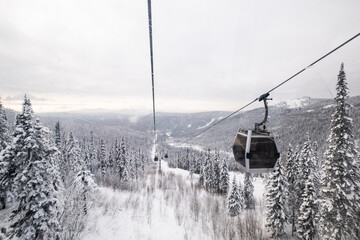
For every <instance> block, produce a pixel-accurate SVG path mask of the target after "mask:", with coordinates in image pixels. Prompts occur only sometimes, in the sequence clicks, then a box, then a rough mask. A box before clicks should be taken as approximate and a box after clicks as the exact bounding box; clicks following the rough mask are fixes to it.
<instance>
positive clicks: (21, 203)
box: [10, 121, 61, 239]
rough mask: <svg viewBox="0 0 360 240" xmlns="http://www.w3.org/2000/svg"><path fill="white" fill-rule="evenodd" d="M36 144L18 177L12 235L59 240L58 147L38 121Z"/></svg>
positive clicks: (35, 135) (35, 131) (16, 180)
mask: <svg viewBox="0 0 360 240" xmlns="http://www.w3.org/2000/svg"><path fill="white" fill-rule="evenodd" d="M34 140H35V144H34V145H33V148H32V149H31V153H30V154H31V157H30V158H29V159H28V164H27V165H26V166H25V167H24V169H23V171H22V173H21V174H18V175H16V177H15V179H14V180H15V182H16V184H17V191H18V195H17V196H18V197H17V198H18V201H17V202H18V207H17V208H16V209H15V210H14V211H13V213H12V216H11V219H12V220H15V222H14V223H13V224H12V225H11V231H10V236H11V237H14V236H16V237H19V238H20V239H58V238H59V233H60V230H61V229H60V225H59V219H58V208H59V199H58V193H57V192H58V191H59V189H60V188H61V185H59V184H60V182H59V179H60V176H59V172H58V167H57V166H55V164H57V161H56V160H55V158H56V154H57V148H56V147H55V146H54V145H51V141H50V134H49V130H48V129H47V128H45V127H43V126H42V125H41V124H40V122H39V121H37V122H36V123H35V126H34Z"/></svg>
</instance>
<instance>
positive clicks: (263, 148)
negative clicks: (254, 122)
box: [232, 130, 280, 173]
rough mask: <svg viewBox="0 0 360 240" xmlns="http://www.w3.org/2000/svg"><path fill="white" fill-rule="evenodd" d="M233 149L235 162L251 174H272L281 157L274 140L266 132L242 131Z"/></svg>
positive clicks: (236, 138)
mask: <svg viewBox="0 0 360 240" xmlns="http://www.w3.org/2000/svg"><path fill="white" fill-rule="evenodd" d="M232 148H233V153H234V158H235V161H237V162H238V163H240V168H241V169H242V170H244V171H245V172H249V173H267V172H271V171H272V170H273V169H274V166H275V163H276V161H277V159H278V158H279V156H280V154H279V152H278V150H277V147H276V144H275V141H274V138H273V137H272V136H270V134H269V133H265V132H254V133H253V132H252V130H248V131H247V132H246V131H244V130H240V131H239V132H238V133H237V135H236V137H235V141H234V145H233V147H232Z"/></svg>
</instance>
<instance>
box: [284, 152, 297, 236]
mask: <svg viewBox="0 0 360 240" xmlns="http://www.w3.org/2000/svg"><path fill="white" fill-rule="evenodd" d="M286 159H287V161H286V174H285V177H286V182H287V191H286V199H287V201H286V203H287V211H286V212H287V214H288V215H287V219H288V221H289V223H290V224H291V235H292V236H294V233H296V216H297V215H296V212H297V209H296V204H295V203H296V196H297V195H296V194H295V183H296V173H297V169H296V166H297V165H296V152H294V151H293V149H292V148H291V145H289V147H288V151H287V158H286Z"/></svg>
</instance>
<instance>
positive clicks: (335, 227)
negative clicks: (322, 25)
mask: <svg viewBox="0 0 360 240" xmlns="http://www.w3.org/2000/svg"><path fill="white" fill-rule="evenodd" d="M347 99H348V87H347V83H346V76H345V72H344V65H343V64H341V67H340V71H339V75H338V81H337V85H336V97H335V101H334V103H335V104H334V105H335V113H334V114H333V115H332V119H331V129H330V136H329V138H328V144H329V145H328V147H327V150H326V153H325V160H324V162H323V167H322V169H323V172H322V177H321V178H322V179H321V185H322V187H321V198H322V199H321V205H320V236H321V237H322V239H359V237H360V236H359V235H358V236H356V234H359V232H357V231H358V229H359V228H360V214H359V213H360V211H359V209H360V206H359V205H360V196H359V195H360V192H359V187H360V182H359V181H360V180H359V172H360V170H359V153H358V151H357V150H356V148H355V144H354V138H353V134H352V119H351V118H350V116H349V110H350V105H349V103H347Z"/></svg>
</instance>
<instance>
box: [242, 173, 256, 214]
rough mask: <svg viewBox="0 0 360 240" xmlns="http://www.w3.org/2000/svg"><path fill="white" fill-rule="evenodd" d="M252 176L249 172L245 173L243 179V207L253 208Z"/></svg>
mask: <svg viewBox="0 0 360 240" xmlns="http://www.w3.org/2000/svg"><path fill="white" fill-rule="evenodd" d="M252 182H253V178H252V176H251V175H250V174H249V173H245V179H244V202H245V209H255V198H254V190H255V189H254V185H253V183H252Z"/></svg>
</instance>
